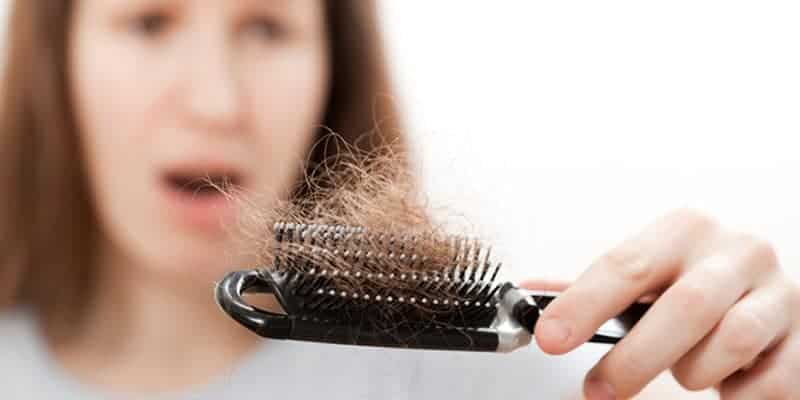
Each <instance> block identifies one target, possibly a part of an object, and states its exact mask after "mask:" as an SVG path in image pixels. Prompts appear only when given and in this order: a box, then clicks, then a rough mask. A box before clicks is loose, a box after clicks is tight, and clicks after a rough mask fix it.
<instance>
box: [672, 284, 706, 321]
mask: <svg viewBox="0 0 800 400" xmlns="http://www.w3.org/2000/svg"><path fill="white" fill-rule="evenodd" d="M672 297H673V298H674V299H675V301H676V303H677V305H678V306H679V307H681V308H682V309H683V310H686V312H687V313H690V314H693V315H697V316H698V317H700V318H705V316H706V314H707V313H708V312H709V308H710V306H711V303H710V302H711V300H712V299H711V298H710V297H711V293H710V292H709V290H708V288H707V287H706V286H705V285H704V284H703V283H702V282H698V281H691V280H686V281H681V282H678V283H676V284H675V285H674V286H673V287H672Z"/></svg>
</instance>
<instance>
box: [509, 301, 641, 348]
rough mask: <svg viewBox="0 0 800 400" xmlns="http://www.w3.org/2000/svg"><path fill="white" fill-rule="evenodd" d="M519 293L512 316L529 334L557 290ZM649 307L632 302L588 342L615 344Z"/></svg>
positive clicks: (532, 331)
mask: <svg viewBox="0 0 800 400" xmlns="http://www.w3.org/2000/svg"><path fill="white" fill-rule="evenodd" d="M517 290H518V291H519V292H520V293H519V294H520V295H521V299H520V300H518V301H517V302H516V303H515V304H514V307H513V309H512V311H511V313H512V315H513V316H514V318H515V319H516V320H517V321H519V323H520V324H521V325H522V326H524V327H525V329H527V330H528V331H529V332H530V333H531V334H533V333H534V327H535V326H536V322H537V321H538V320H539V316H540V315H541V313H542V312H543V311H544V310H545V308H547V306H548V305H550V303H551V302H552V301H553V300H555V299H556V297H558V295H559V294H560V293H558V292H549V291H548V292H545V291H531V290H525V289H517ZM649 308H650V304H645V303H634V304H632V305H631V306H630V307H628V308H627V309H626V310H624V311H623V312H622V313H620V314H619V315H617V316H616V317H614V318H612V319H610V320H608V321H607V322H605V323H604V324H603V325H602V326H601V327H600V328H599V329H598V330H597V332H595V334H594V336H592V338H591V339H589V342H590V343H605V344H616V343H617V342H619V341H620V340H621V339H622V338H623V337H625V335H627V334H628V332H630V330H631V329H633V326H634V325H635V324H636V323H637V322H639V320H640V319H641V318H642V316H644V314H645V312H647V310H648V309H649Z"/></svg>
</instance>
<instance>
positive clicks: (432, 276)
mask: <svg viewBox="0 0 800 400" xmlns="http://www.w3.org/2000/svg"><path fill="white" fill-rule="evenodd" d="M274 232H275V243H276V244H275V258H274V260H275V261H274V263H273V265H272V266H271V267H270V268H269V269H265V270H264V271H262V273H268V274H270V277H271V278H272V279H274V280H275V282H276V283H277V284H278V285H279V286H280V287H281V289H282V293H283V298H282V299H279V300H281V302H282V304H283V306H284V307H285V309H286V311H287V313H289V314H292V315H302V316H306V317H308V318H315V319H320V320H328V321H354V320H358V321H360V322H366V323H368V324H370V325H372V326H373V327H375V328H380V329H392V328H397V327H399V326H405V327H409V328H413V329H421V328H424V327H431V326H447V327H453V326H457V327H461V328H477V327H487V326H489V325H490V324H491V322H492V321H493V320H494V318H495V316H496V313H497V299H496V296H495V295H496V293H497V291H498V290H499V285H498V284H497V283H496V282H495V279H496V277H497V274H498V271H499V270H500V266H501V265H500V264H499V263H493V262H492V261H491V260H490V255H491V249H490V248H484V247H483V246H481V245H480V243H478V241H476V240H469V239H467V238H464V237H459V236H434V235H431V234H424V233H420V234H417V235H410V234H407V233H402V234H392V233H387V232H372V231H370V230H369V229H367V228H364V227H354V226H341V225H336V226H332V225H320V224H294V223H277V224H275V226H274Z"/></svg>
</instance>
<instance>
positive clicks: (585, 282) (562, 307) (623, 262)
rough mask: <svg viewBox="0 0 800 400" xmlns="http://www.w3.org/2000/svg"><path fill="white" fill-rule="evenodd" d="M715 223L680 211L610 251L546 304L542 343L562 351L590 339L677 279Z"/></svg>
mask: <svg viewBox="0 0 800 400" xmlns="http://www.w3.org/2000/svg"><path fill="white" fill-rule="evenodd" d="M714 229H716V225H715V224H714V223H713V222H711V221H710V220H707V219H706V218H703V217H699V216H696V215H695V214H693V213H691V212H678V213H674V214H671V215H669V216H667V217H665V218H663V219H662V220H659V221H657V222H655V223H654V224H651V225H650V226H649V227H648V228H647V229H645V230H644V231H643V232H642V233H640V234H639V235H637V236H635V237H633V238H631V239H629V240H627V241H626V242H624V243H623V244H622V245H620V246H618V247H617V248H615V249H614V250H612V251H610V252H609V253H607V254H606V255H604V256H603V257H601V258H600V259H598V260H597V261H596V262H594V263H593V264H592V265H591V266H590V267H589V268H588V269H587V270H586V271H585V272H584V273H583V274H582V275H581V276H580V277H579V278H578V279H577V280H576V281H575V283H574V284H573V285H572V286H570V287H569V288H567V289H566V290H565V291H564V292H563V293H562V294H561V295H559V296H558V298H556V299H555V300H554V301H553V302H552V303H550V305H549V306H548V307H547V308H546V309H545V311H544V312H543V313H542V317H541V318H540V319H539V321H538V322H537V324H536V327H535V337H536V341H537V344H538V346H539V347H540V348H541V349H542V350H543V351H545V352H548V353H551V354H562V353H566V352H568V351H570V350H572V349H574V348H576V347H577V346H579V345H580V344H582V343H584V342H586V341H587V340H589V338H591V337H592V335H594V333H595V332H596V330H597V329H598V328H599V327H600V326H601V325H602V324H603V323H605V322H606V321H608V320H609V319H611V318H614V317H615V316H617V315H618V314H619V313H621V312H622V311H623V310H625V309H626V308H627V307H628V306H630V305H631V304H633V303H634V302H636V300H637V299H639V298H640V297H641V296H642V295H645V294H647V293H651V292H652V291H654V290H657V289H659V288H662V287H663V286H665V284H667V283H669V282H671V281H672V280H673V279H675V277H676V276H677V275H678V273H679V272H680V271H681V268H682V266H683V264H684V262H685V261H686V260H687V259H688V258H690V257H691V256H692V254H691V253H692V252H695V251H696V250H697V247H698V243H701V242H702V241H703V240H704V239H705V238H706V237H708V236H709V232H710V231H712V230H714Z"/></svg>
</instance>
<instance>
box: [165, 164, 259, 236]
mask: <svg viewBox="0 0 800 400" xmlns="http://www.w3.org/2000/svg"><path fill="white" fill-rule="evenodd" d="M243 181H244V179H243V175H242V174H241V173H240V172H238V171H236V170H234V169H232V168H217V169H213V170H212V169H209V170H205V171H204V170H203V169H202V168H184V169H172V170H168V171H166V172H164V173H163V174H162V175H161V187H162V192H163V193H164V194H165V195H166V196H165V198H166V200H167V205H168V211H169V214H170V215H171V216H174V217H176V219H177V220H178V221H179V222H180V223H182V224H186V225H188V226H190V227H191V228H192V229H202V230H215V231H216V230H218V229H219V228H220V227H221V223H224V222H226V221H227V220H229V219H230V218H231V217H233V216H234V215H235V213H234V211H235V210H234V207H233V203H232V202H231V201H230V198H229V196H228V195H227V193H228V190H229V189H233V188H236V187H240V186H241V185H242V184H243Z"/></svg>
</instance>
